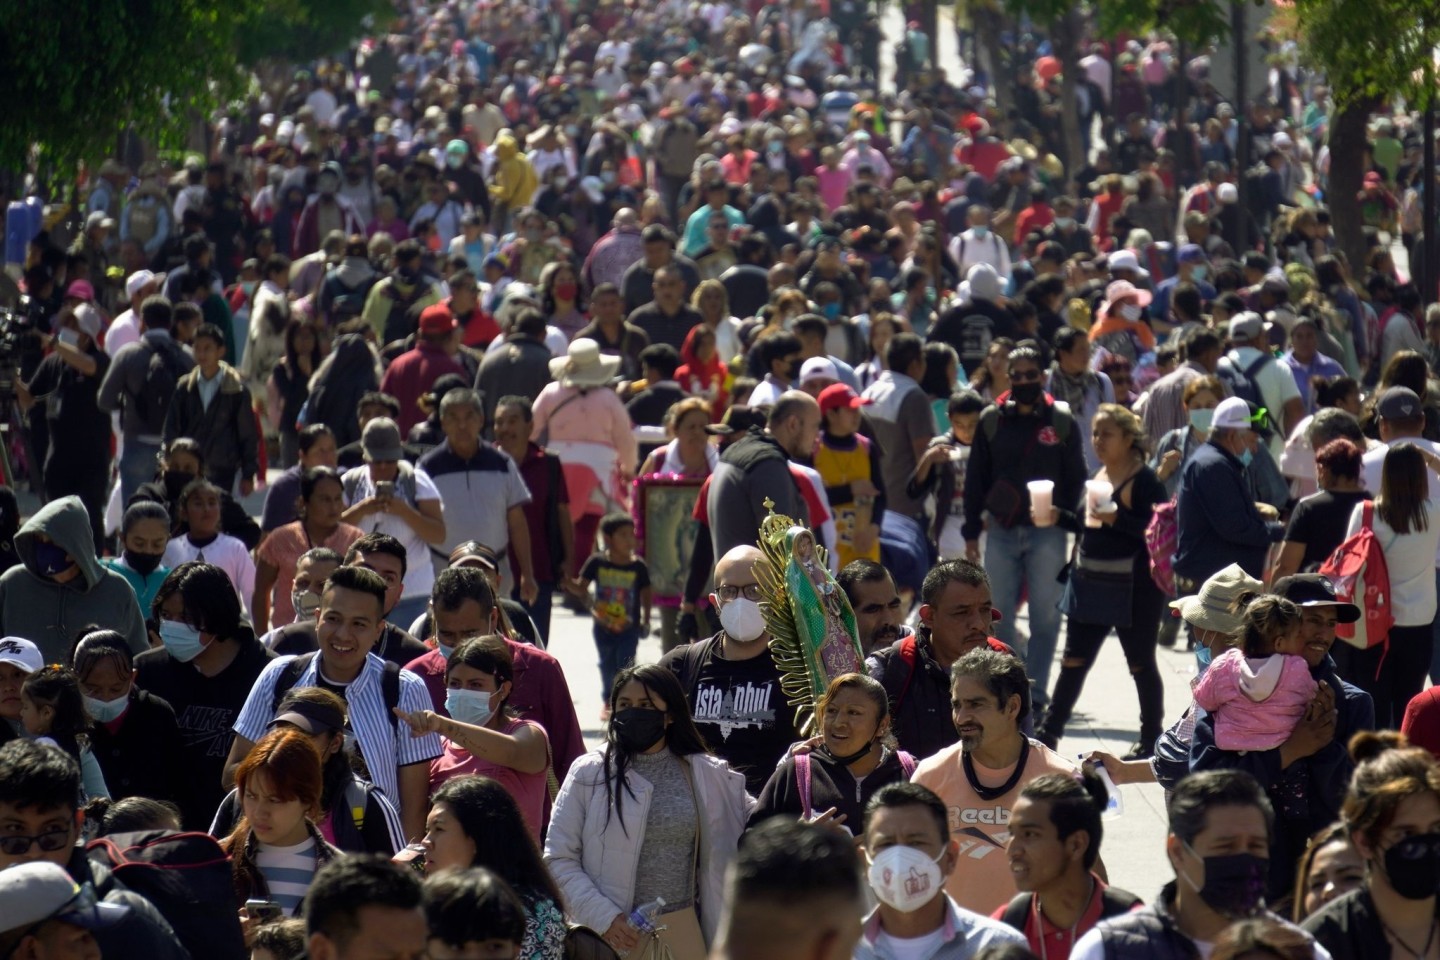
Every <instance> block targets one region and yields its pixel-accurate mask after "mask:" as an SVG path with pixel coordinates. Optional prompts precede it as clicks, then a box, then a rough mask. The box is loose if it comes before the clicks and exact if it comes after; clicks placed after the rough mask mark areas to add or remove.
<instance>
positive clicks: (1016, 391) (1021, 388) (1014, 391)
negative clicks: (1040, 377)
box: [1010, 380, 1040, 407]
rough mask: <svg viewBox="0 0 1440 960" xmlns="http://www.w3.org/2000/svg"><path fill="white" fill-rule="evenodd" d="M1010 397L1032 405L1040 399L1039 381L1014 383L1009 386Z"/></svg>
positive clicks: (1023, 403)
mask: <svg viewBox="0 0 1440 960" xmlns="http://www.w3.org/2000/svg"><path fill="white" fill-rule="evenodd" d="M1010 399H1012V400H1014V401H1015V402H1016V403H1018V404H1020V405H1022V406H1026V407H1033V406H1034V405H1035V404H1036V403H1038V402H1039V400H1040V383H1039V381H1035V380H1032V381H1030V382H1029V383H1016V384H1012V385H1011V386H1010Z"/></svg>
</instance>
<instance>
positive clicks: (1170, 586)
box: [1145, 498, 1180, 597]
mask: <svg viewBox="0 0 1440 960" xmlns="http://www.w3.org/2000/svg"><path fill="white" fill-rule="evenodd" d="M1178 510H1179V506H1178V505H1177V503H1176V501H1175V500H1174V499H1173V498H1172V499H1171V500H1170V501H1169V502H1167V503H1158V504H1156V505H1155V512H1154V513H1152V514H1151V515H1150V522H1149V523H1148V524H1146V526H1145V550H1146V552H1147V553H1149V554H1150V579H1151V580H1154V581H1155V586H1157V587H1159V588H1160V592H1161V593H1163V594H1165V596H1167V597H1173V596H1175V547H1176V546H1177V545H1178V544H1179V543H1180V519H1179V517H1178V516H1177V511H1178Z"/></svg>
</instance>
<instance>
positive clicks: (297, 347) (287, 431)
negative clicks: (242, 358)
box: [265, 320, 325, 470]
mask: <svg viewBox="0 0 1440 960" xmlns="http://www.w3.org/2000/svg"><path fill="white" fill-rule="evenodd" d="M324 359H325V351H324V349H322V344H321V342H320V331H319V330H317V329H316V327H315V325H314V324H313V323H311V322H310V321H308V320H291V321H290V324H289V326H287V327H286V328H285V356H283V357H281V358H280V361H279V362H278V363H276V364H275V368H274V369H273V370H272V371H271V373H270V379H269V381H268V382H267V383H266V385H265V390H266V400H267V403H266V413H267V415H268V416H269V418H270V427H271V428H272V429H274V430H277V431H278V432H279V433H280V468H281V469H282V470H288V469H289V468H291V467H293V466H295V464H296V463H297V462H298V461H299V460H300V428H299V427H298V426H297V425H296V421H297V420H299V418H300V411H301V409H302V408H303V407H304V406H305V401H306V400H308V399H309V398H310V378H311V377H312V376H314V375H315V371H316V370H318V369H319V368H320V363H321V361H322V360H324Z"/></svg>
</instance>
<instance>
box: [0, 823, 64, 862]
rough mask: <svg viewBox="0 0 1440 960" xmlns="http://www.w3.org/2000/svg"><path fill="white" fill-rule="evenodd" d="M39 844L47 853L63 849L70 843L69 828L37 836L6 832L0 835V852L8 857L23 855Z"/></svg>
mask: <svg viewBox="0 0 1440 960" xmlns="http://www.w3.org/2000/svg"><path fill="white" fill-rule="evenodd" d="M35 844H38V845H39V846H40V849H41V850H42V851H44V852H45V853H54V852H55V851H56V850H63V849H65V848H66V847H67V846H69V845H70V830H69V828H68V827H67V828H61V829H59V830H51V831H50V832H49V833H42V834H40V835H39V836H37V837H22V836H19V835H17V834H13V833H12V834H6V835H5V836H0V853H4V854H5V855H6V856H7V857H23V856H25V854H27V853H29V852H30V847H31V846H32V845H35Z"/></svg>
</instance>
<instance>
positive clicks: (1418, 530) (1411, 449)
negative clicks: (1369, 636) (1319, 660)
mask: <svg viewBox="0 0 1440 960" xmlns="http://www.w3.org/2000/svg"><path fill="white" fill-rule="evenodd" d="M1427 467H1428V469H1427ZM1432 470H1433V471H1437V472H1440V457H1437V456H1436V455H1435V454H1433V453H1431V452H1430V451H1429V450H1423V449H1421V448H1420V447H1418V446H1416V445H1415V444H1413V443H1402V444H1399V445H1397V446H1394V447H1391V448H1390V450H1389V452H1388V453H1386V454H1385V466H1384V468H1383V470H1382V472H1381V474H1380V495H1379V496H1377V497H1376V498H1375V499H1374V501H1369V500H1366V501H1364V502H1363V503H1359V504H1356V505H1355V507H1354V509H1353V511H1352V512H1351V514H1350V526H1349V529H1347V530H1346V531H1345V536H1346V538H1347V539H1348V538H1349V537H1351V536H1353V535H1354V534H1355V533H1356V532H1357V531H1358V530H1360V529H1361V528H1362V527H1371V528H1372V529H1374V531H1375V536H1376V538H1377V539H1378V540H1379V541H1380V548H1381V550H1382V551H1384V554H1385V565H1386V567H1387V568H1388V569H1389V572H1390V610H1391V613H1393V614H1394V616H1395V625H1394V626H1392V627H1391V628H1390V637H1389V642H1388V643H1384V644H1379V643H1377V644H1375V645H1374V646H1372V647H1369V648H1368V649H1365V650H1357V649H1355V648H1354V647H1351V646H1349V645H1348V644H1344V643H1337V644H1336V645H1335V646H1334V647H1332V648H1331V651H1330V652H1331V655H1332V656H1334V655H1335V654H1336V653H1337V652H1339V654H1340V656H1339V657H1338V658H1337V662H1336V668H1337V670H1338V671H1339V673H1340V676H1342V677H1344V678H1345V679H1346V680H1349V681H1350V682H1351V683H1353V684H1355V685H1356V686H1357V687H1359V688H1360V689H1362V690H1364V691H1365V692H1366V693H1368V694H1370V696H1371V698H1372V699H1374V701H1375V726H1376V728H1377V729H1380V730H1387V729H1388V730H1395V729H1398V728H1399V727H1400V719H1401V716H1402V715H1403V714H1404V712H1405V705H1406V704H1408V703H1409V702H1410V698H1411V697H1413V696H1415V694H1417V693H1419V692H1420V690H1421V688H1422V687H1423V686H1424V685H1425V678H1426V675H1427V674H1428V673H1429V671H1430V651H1431V649H1432V648H1433V647H1434V645H1435V639H1434V634H1433V632H1432V631H1431V622H1432V621H1433V620H1434V619H1435V548H1436V545H1437V544H1440V502H1437V501H1436V500H1433V499H1431V497H1430V490H1431V477H1430V471H1432Z"/></svg>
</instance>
